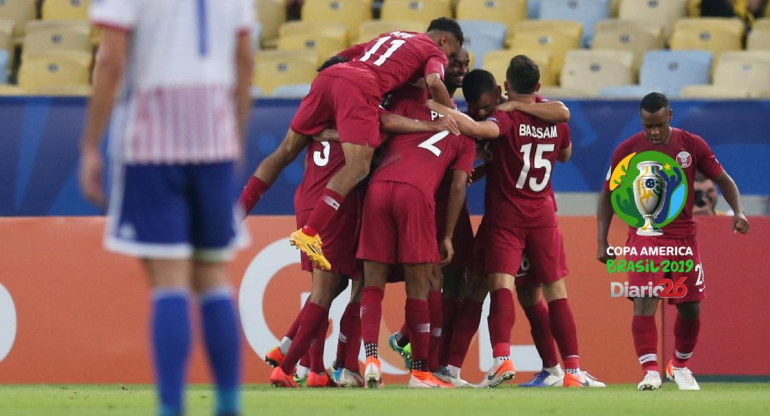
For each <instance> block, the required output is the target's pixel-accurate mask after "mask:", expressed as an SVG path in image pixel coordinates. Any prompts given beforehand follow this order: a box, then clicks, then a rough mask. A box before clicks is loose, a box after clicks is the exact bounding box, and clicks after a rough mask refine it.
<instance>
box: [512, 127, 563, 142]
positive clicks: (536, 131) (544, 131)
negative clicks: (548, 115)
mask: <svg viewBox="0 0 770 416" xmlns="http://www.w3.org/2000/svg"><path fill="white" fill-rule="evenodd" d="M557 135H558V133H557V131H556V126H548V127H535V126H530V125H529V124H519V136H529V137H533V138H535V139H551V138H554V137H556V136H557Z"/></svg>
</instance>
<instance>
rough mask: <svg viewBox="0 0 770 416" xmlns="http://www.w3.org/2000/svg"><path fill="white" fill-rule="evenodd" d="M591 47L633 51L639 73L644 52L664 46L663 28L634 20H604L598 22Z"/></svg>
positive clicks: (636, 70)
mask: <svg viewBox="0 0 770 416" xmlns="http://www.w3.org/2000/svg"><path fill="white" fill-rule="evenodd" d="M591 48H592V49H595V50H612V51H631V52H633V53H634V64H633V68H634V71H635V72H636V73H638V72H639V68H640V67H641V66H642V59H643V58H644V54H645V53H647V52H648V51H651V50H655V49H662V48H663V28H662V27H660V26H658V27H650V26H647V25H644V24H641V23H639V22H636V21H634V20H617V19H611V20H602V21H600V22H598V23H597V24H596V31H595V32H594V39H593V42H592V43H591Z"/></svg>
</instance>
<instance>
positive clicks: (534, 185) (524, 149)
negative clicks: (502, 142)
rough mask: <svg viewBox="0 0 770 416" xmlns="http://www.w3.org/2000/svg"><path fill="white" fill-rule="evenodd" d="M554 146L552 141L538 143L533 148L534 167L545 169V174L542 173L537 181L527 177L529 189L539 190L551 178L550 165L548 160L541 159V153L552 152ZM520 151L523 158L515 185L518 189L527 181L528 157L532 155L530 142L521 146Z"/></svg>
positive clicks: (543, 187)
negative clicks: (541, 177) (540, 179)
mask: <svg viewBox="0 0 770 416" xmlns="http://www.w3.org/2000/svg"><path fill="white" fill-rule="evenodd" d="M555 148H556V145H554V144H553V143H548V144H538V145H537V147H536V148H535V163H534V165H535V169H541V168H542V169H545V174H544V175H543V180H542V181H540V182H539V183H538V182H537V180H536V179H535V178H529V189H531V190H533V191H534V192H540V191H542V190H543V189H545V187H546V186H547V185H548V180H549V179H550V178H551V167H552V166H551V161H550V160H548V159H543V153H545V152H553V149H555ZM521 153H522V159H524V166H523V167H522V168H521V173H520V174H519V180H518V181H516V187H517V188H519V189H523V188H524V185H525V184H526V183H527V175H529V169H530V161H529V159H530V157H531V156H532V143H527V144H525V145H524V146H521Z"/></svg>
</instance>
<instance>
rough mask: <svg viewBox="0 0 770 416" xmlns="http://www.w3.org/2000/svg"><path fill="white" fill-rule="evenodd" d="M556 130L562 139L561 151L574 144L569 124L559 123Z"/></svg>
mask: <svg viewBox="0 0 770 416" xmlns="http://www.w3.org/2000/svg"><path fill="white" fill-rule="evenodd" d="M556 130H557V131H558V134H559V137H561V138H562V140H561V147H560V149H566V148H568V147H570V145H571V144H572V134H571V133H570V129H569V124H567V123H559V124H557V125H556Z"/></svg>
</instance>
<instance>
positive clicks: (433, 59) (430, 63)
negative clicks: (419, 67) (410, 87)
mask: <svg viewBox="0 0 770 416" xmlns="http://www.w3.org/2000/svg"><path fill="white" fill-rule="evenodd" d="M447 64H449V61H447V59H446V55H444V52H442V51H441V49H439V48H438V47H435V48H432V50H431V51H430V53H429V54H428V57H427V60H426V61H425V73H424V76H426V77H427V76H428V75H430V74H438V75H439V77H441V80H442V81H443V80H444V72H445V71H446V67H447Z"/></svg>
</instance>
